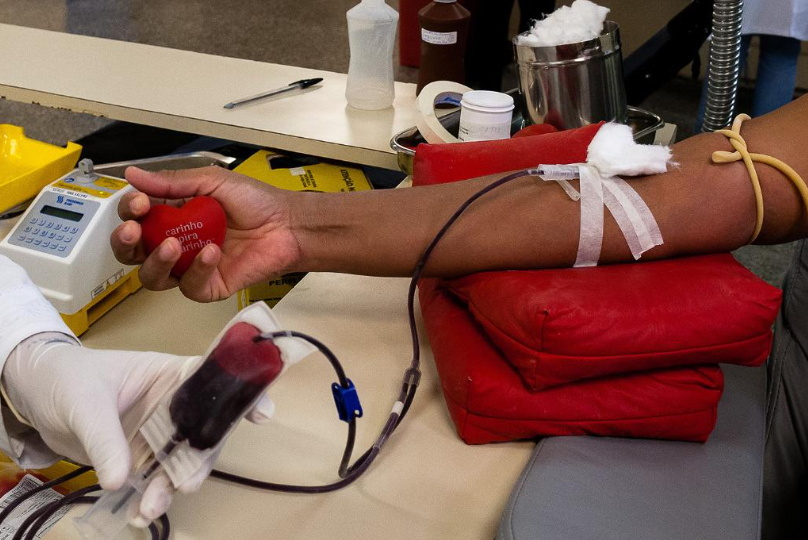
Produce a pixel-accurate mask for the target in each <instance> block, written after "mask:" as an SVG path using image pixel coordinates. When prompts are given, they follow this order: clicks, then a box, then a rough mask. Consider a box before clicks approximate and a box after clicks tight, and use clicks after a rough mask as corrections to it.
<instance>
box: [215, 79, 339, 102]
mask: <svg viewBox="0 0 808 540" xmlns="http://www.w3.org/2000/svg"><path fill="white" fill-rule="evenodd" d="M322 81H323V79H322V77H317V78H316V79H301V80H299V81H295V82H293V83H289V84H288V85H287V86H282V87H280V88H276V89H274V90H270V91H269V92H263V93H261V94H256V95H254V96H250V97H245V98H241V99H237V100H235V101H231V102H230V103H228V104H227V105H225V106H224V108H225V109H233V108H235V107H238V106H240V105H244V104H245V103H252V102H253V101H258V100H259V99H264V98H268V97H272V96H277V95H278V94H283V93H284V92H291V91H292V90H302V89H304V88H308V87H309V86H313V85H315V84H317V83H319V82H322Z"/></svg>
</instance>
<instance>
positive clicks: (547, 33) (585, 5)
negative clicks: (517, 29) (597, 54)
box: [517, 0, 609, 47]
mask: <svg viewBox="0 0 808 540" xmlns="http://www.w3.org/2000/svg"><path fill="white" fill-rule="evenodd" d="M608 13H609V8H606V7H603V6H599V5H597V4H595V3H594V2H591V1H590V0H575V2H573V3H572V5H571V6H562V7H560V8H558V9H557V10H555V11H554V12H553V13H551V14H550V15H548V16H547V17H546V18H545V19H542V20H540V21H536V22H535V23H534V24H533V27H532V28H531V29H530V33H526V34H522V35H520V36H519V38H518V41H517V44H518V45H521V46H527V47H553V46H557V45H567V44H570V43H579V42H581V41H588V40H590V39H595V38H596V37H598V36H599V35H600V34H601V32H602V31H603V23H604V21H605V20H606V15H607V14H608Z"/></svg>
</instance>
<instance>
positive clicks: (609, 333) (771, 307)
mask: <svg viewBox="0 0 808 540" xmlns="http://www.w3.org/2000/svg"><path fill="white" fill-rule="evenodd" d="M444 286H445V288H446V289H447V290H448V291H450V292H451V293H452V294H454V295H455V297H456V298H458V300H459V301H460V302H461V304H462V305H463V307H464V308H466V309H467V310H468V311H469V313H471V315H472V317H474V320H475V321H476V322H477V324H479V325H480V328H481V330H482V331H483V332H485V334H486V335H487V336H488V338H489V339H490V340H491V341H492V343H494V344H495V345H496V347H497V348H498V349H499V350H500V351H502V353H503V354H504V356H505V358H507V359H508V361H509V362H510V363H511V364H512V365H513V367H514V368H516V369H517V370H518V371H519V373H520V375H521V376H522V379H523V380H524V382H525V385H526V386H527V387H528V388H530V389H532V390H539V389H542V388H547V387H549V386H553V385H557V384H564V383H567V382H571V381H577V380H579V379H586V378H590V377H602V376H605V375H611V374H615V373H627V372H632V371H641V370H646V369H649V368H664V367H674V366H682V365H694V364H707V363H710V364H713V363H719V362H723V363H730V364H740V365H744V366H757V365H760V364H761V363H763V362H764V361H765V360H766V357H767V356H768V354H769V349H770V347H771V340H772V331H771V325H772V323H773V322H774V319H775V317H776V316H777V312H778V309H779V306H780V298H781V291H780V289H777V288H776V287H772V286H771V285H769V284H767V283H765V282H764V281H762V280H761V279H759V278H757V277H756V276H755V275H754V274H752V273H751V272H750V271H749V270H747V269H746V268H744V267H743V266H741V265H740V264H739V263H738V262H736V261H735V259H734V258H733V257H732V255H730V254H721V255H705V256H701V257H685V258H680V259H669V260H664V261H653V262H646V263H639V264H620V265H613V266H600V267H595V268H578V269H563V270H537V271H515V272H488V273H479V274H473V275H470V276H466V277H463V278H459V279H453V280H449V281H446V282H445V284H444Z"/></svg>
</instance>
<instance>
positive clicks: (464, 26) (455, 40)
mask: <svg viewBox="0 0 808 540" xmlns="http://www.w3.org/2000/svg"><path fill="white" fill-rule="evenodd" d="M494 1H496V0H494ZM470 20H471V14H470V13H469V10H467V9H466V8H464V7H463V6H461V5H460V4H458V3H457V0H434V1H433V2H432V3H431V4H428V5H427V6H426V7H425V8H424V9H422V10H421V11H419V12H418V22H419V23H420V25H421V67H420V69H419V70H418V88H417V90H416V93H421V89H422V88H423V87H424V86H426V85H427V84H429V83H431V82H433V81H454V82H459V83H463V82H465V81H466V75H465V68H464V63H463V58H464V56H465V54H466V39H467V37H468V31H469V21H470Z"/></svg>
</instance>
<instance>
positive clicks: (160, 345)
mask: <svg viewBox="0 0 808 540" xmlns="http://www.w3.org/2000/svg"><path fill="white" fill-rule="evenodd" d="M407 285H408V280H406V279H385V278H368V277H358V276H349V275H340V274H310V275H308V276H307V277H306V278H305V279H304V280H303V281H302V282H301V283H300V284H299V285H298V286H297V288H296V289H294V290H293V291H292V293H290V294H289V295H288V296H287V297H286V298H285V299H284V300H283V301H282V302H281V304H280V305H279V306H278V307H277V308H276V310H275V311H276V314H277V315H278V317H279V318H280V319H281V321H282V322H283V323H284V324H285V325H287V326H288V327H289V328H291V329H296V330H301V331H304V332H308V333H310V334H312V335H313V336H315V337H317V338H318V339H321V340H322V341H323V342H325V343H326V344H327V345H329V346H330V347H332V349H333V350H334V352H335V353H336V354H337V355H338V357H339V358H340V360H341V361H342V362H343V364H344V366H345V369H346V372H347V374H348V376H349V377H350V378H351V379H352V380H353V381H354V382H355V383H356V386H357V388H358V391H359V394H360V397H361V398H362V405H363V407H364V412H365V415H364V417H363V418H361V419H360V420H359V434H358V440H357V445H356V449H357V450H356V452H355V453H356V455H357V456H358V455H360V454H361V453H362V452H364V450H365V449H366V448H367V446H368V444H369V443H370V441H372V440H373V439H375V437H376V435H377V433H378V430H379V429H380V428H381V425H382V423H383V422H384V421H385V419H386V418H387V415H388V413H389V410H390V408H391V406H392V403H393V402H394V401H395V397H396V395H397V392H398V388H399V387H400V384H401V382H400V381H401V376H402V373H403V371H404V369H405V368H406V367H407V366H408V365H409V361H410V356H411V354H410V353H411V351H410V342H409V331H408V327H407V322H406V307H405V306H406V301H405V295H406V291H407ZM235 313H236V305H235V302H234V301H232V300H228V301H225V302H220V303H215V304H195V303H193V302H190V301H188V300H186V299H185V298H183V297H182V296H181V295H180V294H179V293H178V292H177V291H176V290H175V291H170V292H161V293H157V292H151V291H143V290H142V291H140V292H138V293H136V294H135V295H133V296H132V297H130V298H129V299H127V300H126V301H124V302H123V303H122V304H121V305H119V306H117V307H116V308H115V309H113V310H112V311H111V312H110V313H109V314H107V315H106V316H105V317H104V318H102V319H101V320H100V321H99V322H97V323H96V324H95V325H94V326H92V327H91V328H90V330H89V331H88V332H87V333H86V334H85V335H84V336H83V341H84V343H85V345H87V346H89V347H96V348H132V349H141V350H160V351H165V352H170V353H176V354H199V353H201V352H203V351H204V350H205V349H206V348H207V346H208V344H209V340H211V339H212V338H213V337H214V336H215V335H216V334H217V333H218V331H219V330H220V328H221V327H222V326H223V325H224V324H225V323H226V322H227V321H228V320H229V319H230V318H231V317H232V316H233V315H234V314H235ZM419 321H420V317H419ZM422 344H423V345H424V347H423V359H422V361H423V379H422V383H421V386H420V388H419V390H418V394H417V396H416V399H415V403H414V405H413V408H412V410H411V411H410V413H409V414H408V416H407V417H406V419H405V421H404V422H403V423H402V425H401V427H400V428H399V430H398V431H396V433H395V434H394V435H393V437H392V439H391V440H390V441H389V443H388V445H387V446H386V447H385V448H384V450H383V452H382V454H381V456H380V458H379V459H378V460H377V461H376V463H374V464H373V466H372V467H371V468H370V470H369V471H368V472H367V473H366V475H365V476H363V477H362V478H360V479H359V480H358V481H357V482H356V483H355V484H354V485H352V486H349V487H348V488H345V489H344V490H341V491H337V492H335V493H331V494H324V495H289V494H280V493H267V492H261V491H257V490H254V489H249V488H244V487H240V486H235V485H231V484H227V483H225V482H222V481H219V480H215V479H209V480H208V481H207V482H206V483H205V484H204V485H203V487H202V490H201V491H200V492H199V493H196V494H192V495H187V496H182V495H180V496H178V497H177V499H176V500H175V502H174V505H173V506H172V508H171V511H170V512H169V516H170V518H171V524H172V530H173V531H174V536H173V538H176V539H177V540H186V539H187V540H190V539H194V540H196V539H200V540H201V539H222V538H238V539H240V540H251V539H255V540H259V539H260V540H265V539H267V538H282V539H285V540H293V539H321V538H322V539H325V538H335V539H342V538H346V539H347V538H351V539H368V540H370V539H381V538H385V539H398V538H400V539H402V540H403V539H407V540H410V539H413V538H418V539H436V540H437V539H461V538H462V539H480V540H491V539H492V538H493V537H494V535H495V532H496V527H497V524H498V521H499V518H500V515H501V513H502V511H503V509H504V506H505V503H506V501H507V498H508V496H509V494H510V491H511V489H512V488H513V486H514V484H515V482H516V479H517V478H518V476H519V473H520V472H521V470H522V469H523V468H524V466H525V464H526V463H527V460H528V458H529V456H530V453H531V451H532V449H533V444H532V443H529V442H520V443H505V444H492V445H485V446H468V445H466V444H464V443H463V442H462V441H461V440H460V439H459V438H458V437H457V435H456V433H455V430H454V425H453V424H452V422H451V420H450V418H449V414H448V412H447V409H446V407H445V404H444V402H443V396H442V394H441V390H440V386H439V381H438V378H437V373H436V370H435V367H434V362H433V359H432V354H431V351H430V349H429V346H428V343H427V341H426V338H425V336H424V335H423V334H422ZM334 380H335V377H334V375H333V372H332V370H331V368H330V366H329V365H328V363H327V361H326V360H325V359H324V358H322V357H318V356H312V357H310V358H308V359H306V360H304V361H303V362H302V363H301V364H298V365H296V366H294V367H293V368H290V369H289V370H288V371H287V372H286V373H284V375H283V378H282V379H280V380H279V381H278V382H277V384H276V385H274V386H273V388H272V392H271V395H272V397H273V399H274V401H275V402H276V404H277V411H276V415H275V418H274V420H273V422H272V423H271V424H269V425H266V426H254V425H251V424H248V423H246V422H245V423H243V424H242V425H241V426H240V427H239V428H238V429H237V430H236V432H235V433H234V435H233V436H232V438H231V439H230V440H229V441H228V444H227V447H226V448H225V450H224V452H223V454H222V456H221V458H220V460H219V463H218V465H217V466H218V467H219V468H221V469H223V470H226V471H231V472H235V473H238V474H243V475H248V476H251V477H255V478H260V479H266V480H271V481H281V482H284V481H288V482H298V483H316V482H329V481H333V480H335V479H336V469H337V465H338V463H339V459H340V457H341V452H342V448H343V445H344V438H345V433H346V424H345V423H343V422H341V421H339V420H338V419H337V416H336V411H335V409H334V404H333V399H332V397H331V392H330V388H329V385H330V384H331V382H333V381H334ZM74 514H75V512H74ZM131 537H132V538H140V537H139V536H138V535H136V534H132V536H131ZM48 538H77V536H76V535H75V534H74V533H73V531H72V525H71V524H70V520H69V519H63V520H62V521H60V522H59V523H58V524H57V526H56V527H55V528H54V529H53V530H52V532H50V533H49V535H48Z"/></svg>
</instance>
